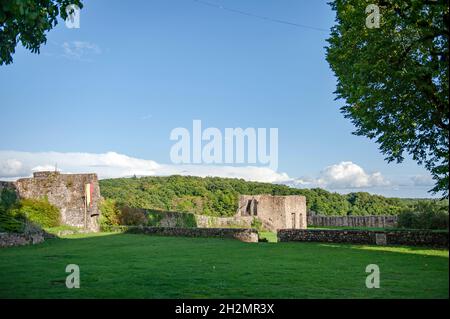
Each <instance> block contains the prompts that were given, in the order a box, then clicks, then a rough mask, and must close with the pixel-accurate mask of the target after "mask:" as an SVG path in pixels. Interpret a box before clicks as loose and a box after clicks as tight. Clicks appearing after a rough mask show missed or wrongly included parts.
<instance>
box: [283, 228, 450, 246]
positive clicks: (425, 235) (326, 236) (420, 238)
mask: <svg viewBox="0 0 450 319" xmlns="http://www.w3.org/2000/svg"><path fill="white" fill-rule="evenodd" d="M278 240H279V241H280V242H290V241H297V242H325V243H348V244H363V245H406V246H430V247H440V248H448V232H433V231H426V230H398V231H397V230H396V231H370V230H325V229H324V230H319V229H314V230H297V229H283V230H280V231H278Z"/></svg>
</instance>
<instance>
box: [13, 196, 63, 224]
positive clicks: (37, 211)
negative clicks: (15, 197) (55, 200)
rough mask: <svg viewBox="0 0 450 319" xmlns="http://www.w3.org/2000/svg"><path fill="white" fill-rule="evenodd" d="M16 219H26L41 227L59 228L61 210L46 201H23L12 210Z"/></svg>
mask: <svg viewBox="0 0 450 319" xmlns="http://www.w3.org/2000/svg"><path fill="white" fill-rule="evenodd" d="M11 215H12V216H14V217H15V218H24V219H26V220H28V221H30V222H32V223H35V224H37V225H39V226H40V227H44V228H46V227H57V226H60V225H61V214H60V212H59V209H58V208H56V207H55V206H53V205H52V204H50V203H49V201H48V199H47V198H44V199H23V200H21V201H19V203H18V205H17V207H16V208H14V209H12V210H11Z"/></svg>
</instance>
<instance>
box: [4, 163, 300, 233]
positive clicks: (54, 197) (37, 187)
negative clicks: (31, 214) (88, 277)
mask: <svg viewBox="0 0 450 319" xmlns="http://www.w3.org/2000/svg"><path fill="white" fill-rule="evenodd" d="M5 187H7V188H12V189H15V191H16V193H17V195H18V197H19V198H21V199H40V198H45V197H46V198H48V200H49V202H50V203H51V204H52V205H54V206H56V207H57V208H58V209H59V210H60V212H61V222H62V224H63V225H67V226H74V227H78V228H82V229H86V230H88V231H93V232H97V231H99V230H100V224H99V217H100V210H99V205H100V201H101V199H102V198H101V195H100V186H99V182H98V178H97V175H96V174H60V173H59V172H36V173H34V174H33V177H32V178H23V179H19V180H17V181H16V182H0V191H1V189H2V188H5ZM180 214H181V215H183V216H184V215H186V213H173V214H169V213H166V212H165V213H161V220H160V222H159V224H158V227H180V226H181V227H183V226H182V225H183V223H181V224H180ZM184 217H185V216H184ZM192 218H193V220H194V221H195V224H196V225H197V227H198V228H236V227H237V228H253V227H254V222H255V220H259V221H260V223H261V224H262V227H263V228H264V229H267V230H270V231H274V232H276V231H278V230H280V229H306V228H307V224H308V221H307V213H306V198H305V197H304V196H272V195H242V196H240V197H239V205H238V207H237V211H236V214H235V216H233V217H229V218H226V217H222V218H220V217H210V216H203V215H202V216H199V215H193V214H192ZM181 219H183V218H181Z"/></svg>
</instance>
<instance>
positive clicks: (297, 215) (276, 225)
mask: <svg viewBox="0 0 450 319" xmlns="http://www.w3.org/2000/svg"><path fill="white" fill-rule="evenodd" d="M235 217H238V218H242V219H245V218H252V217H253V218H258V219H260V220H261V221H262V223H263V226H264V228H266V229H269V230H271V231H277V230H278V229H286V228H290V229H306V228H307V227H308V223H307V215H306V197H304V196H271V195H256V196H249V195H244V196H241V197H240V198H239V209H238V214H237V215H236V216H235Z"/></svg>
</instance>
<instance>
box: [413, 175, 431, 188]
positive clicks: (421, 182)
mask: <svg viewBox="0 0 450 319" xmlns="http://www.w3.org/2000/svg"><path fill="white" fill-rule="evenodd" d="M411 181H412V183H413V185H414V186H419V187H421V186H426V187H431V186H433V185H434V184H435V181H434V180H433V177H432V176H431V175H416V176H413V177H411Z"/></svg>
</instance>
